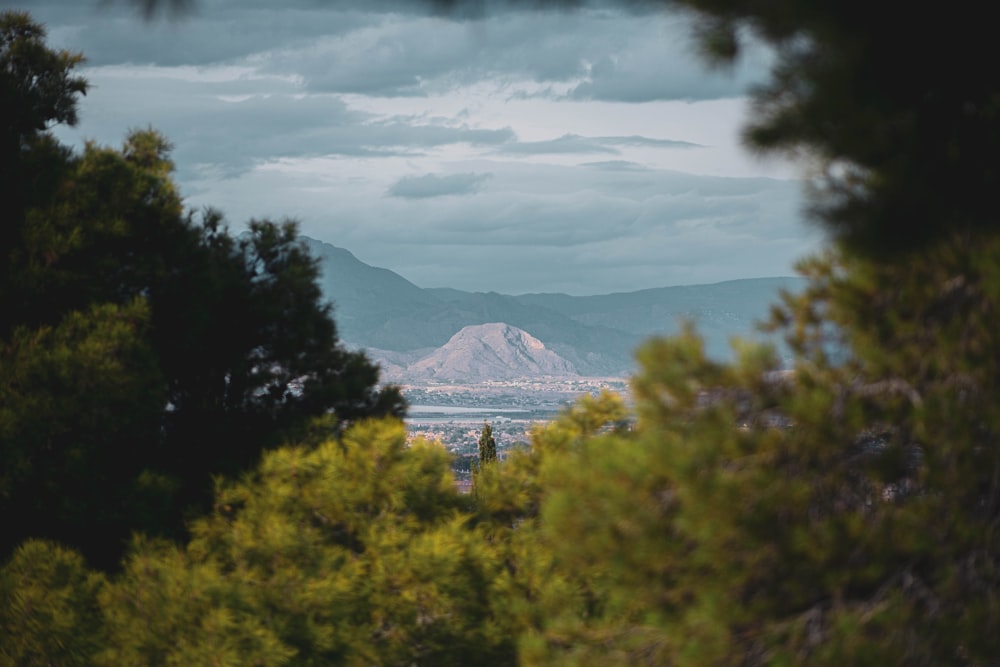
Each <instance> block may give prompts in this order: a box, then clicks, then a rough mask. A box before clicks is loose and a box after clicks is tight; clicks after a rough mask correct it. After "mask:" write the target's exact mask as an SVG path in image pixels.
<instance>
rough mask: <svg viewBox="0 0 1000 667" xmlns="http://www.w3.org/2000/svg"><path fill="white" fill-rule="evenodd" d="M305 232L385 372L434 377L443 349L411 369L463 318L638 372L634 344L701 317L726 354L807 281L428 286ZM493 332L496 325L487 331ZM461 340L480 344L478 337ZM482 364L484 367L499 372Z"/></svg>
mask: <svg viewBox="0 0 1000 667" xmlns="http://www.w3.org/2000/svg"><path fill="white" fill-rule="evenodd" d="M303 241H304V242H305V243H306V244H307V245H308V246H309V249H310V251H311V252H312V253H313V255H314V256H316V257H317V258H318V259H319V262H320V269H321V278H320V286H321V288H322V289H323V291H324V294H325V295H326V296H327V298H329V299H330V300H331V301H332V302H333V304H334V318H335V319H336V321H337V327H338V330H339V332H340V336H341V339H342V340H344V341H345V342H347V343H349V344H351V345H354V346H358V347H363V348H365V349H367V350H369V352H370V355H371V356H372V357H373V358H374V359H375V360H376V361H378V362H379V363H380V364H382V366H383V369H384V370H385V371H386V373H385V374H386V375H387V376H391V375H395V376H398V378H400V379H405V377H406V376H407V374H408V373H411V372H412V373H414V374H416V375H417V376H420V377H426V373H427V369H428V367H429V366H430V365H432V364H433V363H444V361H443V360H442V359H441V358H438V359H437V361H436V362H431V361H428V362H427V364H425V365H422V366H420V367H419V368H416V367H415V368H414V369H413V370H412V371H410V370H408V369H410V367H411V366H412V365H414V364H416V363H417V362H419V361H420V360H421V359H422V358H424V357H428V356H429V355H432V354H433V353H434V351H435V350H437V349H439V348H442V347H444V346H446V345H448V344H449V343H450V342H451V341H452V338H453V337H454V336H455V335H456V334H458V333H459V332H460V331H462V330H463V329H464V328H465V327H470V326H473V327H475V326H479V325H485V324H496V323H503V324H506V325H508V326H509V327H510V329H511V330H514V329H517V330H521V331H522V332H524V333H526V334H527V335H529V336H530V337H532V338H534V339H537V340H538V341H539V342H540V343H542V344H543V345H544V348H545V350H546V351H548V352H551V353H554V354H556V355H558V356H559V357H560V358H561V359H562V360H564V361H565V362H567V363H569V364H570V365H571V366H572V368H573V369H574V371H575V372H577V373H579V374H581V375H590V376H608V375H624V374H627V373H630V372H632V371H633V370H634V362H633V360H632V352H633V350H634V349H635V347H636V346H637V345H639V344H640V343H641V342H642V341H643V340H644V339H646V338H649V337H650V336H654V335H668V334H672V333H676V332H677V331H678V328H679V325H678V321H679V319H680V318H685V319H691V320H694V321H695V323H696V325H697V327H698V331H699V333H701V334H702V335H703V337H704V338H705V342H706V348H707V350H708V353H709V355H710V356H713V357H716V358H719V359H723V358H727V357H728V356H729V354H730V349H729V339H730V337H732V336H742V337H747V336H751V335H753V334H754V331H755V329H754V323H755V322H756V321H757V320H761V319H764V318H766V317H767V315H768V309H769V306H770V305H771V304H772V303H775V302H776V301H777V299H778V293H779V291H780V290H782V289H785V290H790V291H796V290H799V289H801V288H802V286H803V285H804V284H805V281H804V280H803V279H801V278H757V279H745V280H733V281H727V282H723V283H716V284H712V285H693V286H682V287H662V288H654V289H646V290H640V291H636V292H625V293H620V294H605V295H598V296H586V297H576V296H569V295H566V294H523V295H518V296H510V295H505V294H497V293H496V292H489V293H482V292H465V291H462V290H458V289H452V288H430V289H424V288H421V287H418V286H417V285H414V284H413V283H411V282H410V281H408V280H406V279H405V278H403V277H402V276H400V275H399V274H396V273H394V272H392V271H389V270H388V269H382V268H377V267H373V266H370V265H368V264H365V263H364V262H362V261H360V260H359V259H357V258H356V257H355V256H354V255H353V254H351V253H350V252H349V251H347V250H345V249H343V248H338V247H336V246H332V245H330V244H328V243H323V242H320V241H316V240H315V239H310V238H308V237H303ZM486 332H489V333H490V334H491V335H493V334H495V333H496V332H495V331H492V330H490V329H483V330H481V331H480V333H486ZM460 340H463V341H465V343H464V344H467V345H473V341H472V340H471V339H468V338H462V339H460ZM456 344H457V343H456ZM454 347H455V345H454V344H453V345H451V353H454V352H455V350H454ZM469 354H470V355H471V354H472V353H471V352H470V353H469ZM470 358H472V357H470ZM449 363H450V362H449ZM455 363H457V362H455ZM480 367H481V368H482V371H483V373H484V374H485V373H499V372H500V371H499V370H498V369H494V368H492V367H488V365H487V366H482V365H481V366H480ZM470 373H471V370H470ZM494 377H496V376H494ZM400 379H397V380H396V381H401V380H400ZM483 379H489V377H484V378H483ZM470 381H472V380H470Z"/></svg>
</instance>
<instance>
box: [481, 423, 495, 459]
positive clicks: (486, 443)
mask: <svg viewBox="0 0 1000 667" xmlns="http://www.w3.org/2000/svg"><path fill="white" fill-rule="evenodd" d="M496 460H497V441H496V438H494V437H493V427H492V426H490V425H489V424H487V423H486V422H483V431H482V433H480V434H479V467H480V468H482V467H483V466H485V465H486V464H488V463H495V462H496Z"/></svg>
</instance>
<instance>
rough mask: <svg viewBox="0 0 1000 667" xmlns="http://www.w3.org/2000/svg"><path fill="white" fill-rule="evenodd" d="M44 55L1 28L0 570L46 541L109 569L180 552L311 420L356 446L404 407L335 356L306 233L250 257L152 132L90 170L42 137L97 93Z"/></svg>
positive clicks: (93, 151)
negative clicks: (198, 205)
mask: <svg viewBox="0 0 1000 667" xmlns="http://www.w3.org/2000/svg"><path fill="white" fill-rule="evenodd" d="M43 37H44V31H43V30H42V29H41V28H40V27H39V26H37V25H36V24H34V23H33V22H32V21H31V19H30V18H29V17H27V16H26V15H24V14H19V13H14V12H4V13H2V14H0V93H2V94H3V95H5V96H6V97H4V99H5V100H7V101H10V103H11V105H12V106H11V108H12V109H16V111H17V112H18V113H24V114H26V118H27V119H28V120H24V122H21V121H17V122H16V123H15V124H14V125H12V126H11V127H10V128H8V129H9V130H10V132H11V133H12V134H11V137H13V138H9V139H10V140H9V141H7V142H6V143H5V144H4V145H3V146H0V151H2V160H0V161H2V163H3V165H4V169H5V170H7V171H4V174H7V175H9V176H10V179H9V184H11V185H12V186H13V187H12V190H13V192H14V195H13V196H12V197H11V198H10V199H9V200H7V201H6V202H5V214H4V222H3V225H2V231H0V235H2V238H0V303H2V305H3V310H4V317H3V318H2V319H0V369H2V371H3V374H4V379H3V380H2V381H0V397H2V398H3V403H2V407H0V460H3V461H4V462H5V463H7V464H8V465H6V466H5V467H4V468H3V472H2V473H0V512H3V513H4V514H5V515H9V516H13V515H14V512H15V511H16V516H18V521H16V522H14V525H12V527H11V529H10V530H7V531H4V534H3V535H2V536H0V553H10V552H11V551H12V549H13V548H14V546H15V545H16V544H17V543H18V542H20V541H21V540H22V539H24V538H25V537H28V536H37V537H48V538H53V539H58V540H60V541H63V542H65V543H67V544H71V545H74V546H76V547H78V548H80V549H82V550H83V551H84V553H85V555H86V556H87V557H88V558H89V559H91V560H92V561H93V562H95V563H97V564H99V565H100V566H101V567H104V568H111V567H114V566H115V565H116V564H117V562H118V560H119V558H120V556H121V553H122V551H123V548H124V545H125V543H126V541H127V539H128V537H129V534H130V533H131V532H132V531H133V530H141V531H146V532H149V533H153V534H159V535H165V536H170V537H175V538H176V537H180V536H182V535H183V534H184V525H185V521H186V520H187V519H188V518H190V516H191V514H192V513H193V512H194V513H196V512H197V511H199V510H203V509H206V508H207V507H208V505H209V501H210V497H211V479H212V476H214V475H219V474H236V473H238V472H240V471H244V470H247V469H249V468H251V467H252V466H253V465H254V463H255V462H256V461H257V459H258V457H259V455H260V452H261V451H263V450H264V449H267V448H271V447H275V446H278V445H280V444H282V442H284V441H286V440H288V439H298V438H300V437H304V436H305V435H306V430H307V428H308V425H309V424H310V423H311V422H312V420H313V419H314V418H316V417H318V416H321V415H324V414H332V415H334V416H335V419H336V420H337V422H338V423H339V425H340V426H337V428H342V427H343V426H344V425H346V424H348V423H350V422H351V421H354V420H358V419H362V418H365V417H368V416H376V415H400V414H402V412H403V410H404V409H405V405H404V403H403V401H402V398H401V396H400V394H399V392H398V391H397V390H396V389H395V388H391V387H390V388H386V389H380V388H378V387H377V381H378V369H377V367H376V366H374V365H373V364H372V363H370V362H369V361H368V360H367V359H366V358H365V357H364V356H363V355H362V354H360V353H354V352H348V351H347V350H345V349H344V348H343V347H342V346H341V345H339V344H338V341H337V331H336V326H335V324H334V322H333V319H332V317H331V309H330V306H329V305H328V304H326V303H324V302H323V300H322V294H321V292H320V289H319V287H318V284H317V277H318V269H317V264H316V261H315V260H314V259H313V258H312V257H310V256H309V254H308V252H307V250H306V249H305V247H304V245H302V244H300V243H299V241H298V240H297V234H296V227H295V225H294V224H293V223H291V222H284V223H280V224H278V223H272V222H269V221H252V222H251V223H250V226H249V227H250V229H249V232H248V233H247V234H246V235H244V236H241V237H240V238H234V237H233V236H232V235H230V234H229V232H228V231H227V228H226V225H225V223H224V221H223V219H222V216H221V215H220V214H219V213H217V212H215V211H211V210H209V211H205V212H203V213H202V214H201V215H200V216H199V215H194V214H193V213H185V212H184V210H183V204H182V200H181V198H180V195H179V193H178V192H177V188H176V186H175V184H174V183H173V181H172V180H171V173H172V171H173V164H172V162H171V160H170V155H169V152H170V144H169V142H168V141H167V140H166V139H165V138H163V137H162V136H161V135H159V134H157V133H156V132H154V131H152V130H136V131H132V132H130V133H129V134H128V136H127V138H126V140H125V142H124V143H123V145H122V147H121V148H120V149H117V150H116V149H112V148H107V147H101V146H97V145H95V144H88V145H87V146H86V148H85V149H84V150H83V152H82V153H81V154H74V153H72V152H71V151H69V150H68V149H65V148H64V147H61V146H59V144H58V143H57V142H55V140H54V139H52V137H51V136H50V135H49V134H48V133H47V132H45V130H46V129H47V128H48V127H49V126H50V125H51V124H53V123H59V122H73V121H75V117H76V116H75V102H76V99H77V96H78V95H79V94H81V93H82V92H83V91H84V90H85V84H84V83H83V82H82V81H81V80H79V79H77V78H74V77H73V76H72V75H71V72H72V69H73V67H74V66H76V65H77V64H79V62H80V58H79V57H77V56H72V55H70V54H65V53H62V52H54V51H50V50H48V49H47V48H45V46H44V42H43ZM5 108H6V102H5ZM12 119H13V120H17V118H16V117H14V118H12ZM29 121H30V122H29ZM15 135H16V136H15ZM42 461H44V464H42V463H40V462H42ZM15 508H16V510H15Z"/></svg>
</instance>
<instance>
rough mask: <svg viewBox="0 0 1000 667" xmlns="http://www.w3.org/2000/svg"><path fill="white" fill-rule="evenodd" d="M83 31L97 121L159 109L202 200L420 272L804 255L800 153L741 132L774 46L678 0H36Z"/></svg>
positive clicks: (695, 277) (714, 270)
mask: <svg viewBox="0 0 1000 667" xmlns="http://www.w3.org/2000/svg"><path fill="white" fill-rule="evenodd" d="M23 8H24V9H28V10H29V11H32V12H33V13H34V15H35V16H36V18H38V19H39V20H41V21H43V22H45V23H46V24H47V25H48V28H49V31H50V42H51V43H53V44H54V45H57V46H60V47H63V48H69V49H73V50H79V51H83V52H84V54H85V55H86V56H87V58H88V65H87V67H86V68H85V71H84V74H85V75H86V76H87V78H88V79H89V80H90V81H91V83H92V88H91V90H90V92H89V93H88V95H87V97H86V98H85V99H84V101H83V103H82V105H81V123H80V126H79V127H78V128H75V129H60V130H59V134H60V136H61V137H62V138H63V139H64V140H67V141H70V142H74V143H79V142H82V141H83V140H84V139H95V140H97V141H99V142H101V143H108V144H114V145H117V144H119V143H120V142H121V140H122V138H123V137H124V135H125V133H126V131H127V130H128V129H130V128H133V127H146V126H152V127H154V128H156V129H158V130H160V131H162V132H163V133H164V134H166V135H167V136H168V137H169V138H170V140H171V141H172V142H173V144H174V146H175V150H174V159H175V161H176V163H177V167H178V169H177V178H178V181H179V183H180V186H181V189H182V192H183V193H184V194H185V196H186V198H187V203H188V204H189V205H190V206H192V207H201V206H206V205H212V206H215V207H218V208H220V209H222V210H223V211H224V212H226V213H227V216H228V218H229V220H230V221H231V225H232V227H233V229H234V230H235V231H239V230H240V228H241V227H242V225H243V224H245V222H246V221H247V220H249V219H250V218H262V217H271V218H275V219H280V218H285V217H293V218H296V219H298V220H299V221H300V223H301V227H302V230H303V232H304V233H306V234H308V235H309V236H312V237H314V238H318V239H320V240H322V241H326V242H329V243H332V244H334V245H338V246H341V247H345V248H348V249H349V250H351V251H352V252H354V253H355V254H356V255H357V256H358V257H359V258H360V259H362V260H363V261H366V262H368V263H371V264H375V265H377V266H382V267H386V268H389V269H392V270H394V271H397V272H398V273H400V274H402V275H403V276H405V277H406V278H408V279H410V280H412V281H413V282H415V283H417V284H418V285H421V286H426V287H436V286H448V287H457V288H461V289H468V290H482V291H499V292H506V293H520V292H542V291H563V292H568V293H572V294H596V293H607V292H614V291H624V290H635V289H643V288H647V287H657V286H664V285H672V284H691V283H700V282H715V281H719V280H726V279H731V278H740V277H752V276H767V275H788V274H790V273H792V265H793V263H794V262H795V261H796V260H797V259H798V258H800V257H801V256H803V255H804V254H805V253H807V252H808V251H810V250H811V249H815V248H816V247H817V245H818V243H819V238H818V235H817V234H816V233H815V232H814V231H812V230H810V229H809V228H808V227H807V226H806V225H804V224H803V223H802V222H800V220H801V215H800V190H801V188H800V183H799V182H798V181H796V180H795V179H794V177H795V176H796V174H797V172H796V171H795V170H794V169H793V168H792V167H791V166H790V165H787V164H783V163H759V162H756V161H755V160H753V159H752V158H751V157H750V156H749V155H748V154H747V153H746V151H744V150H743V149H742V148H741V147H740V142H739V126H740V123H741V121H742V119H743V118H744V114H745V111H746V106H747V104H746V100H745V97H744V96H745V94H746V91H747V89H748V86H750V85H752V84H753V83H754V82H756V81H760V80H762V78H763V77H764V75H765V74H766V71H767V67H768V64H769V60H770V58H769V54H768V53H767V52H766V50H765V49H763V48H759V47H758V48H750V49H749V51H748V56H747V57H746V58H745V59H744V60H743V61H741V63H740V64H739V65H737V66H736V67H735V68H733V69H732V70H731V71H710V70H707V69H706V68H705V67H704V66H703V65H702V64H701V63H700V61H699V60H698V59H697V57H696V56H695V55H694V53H695V51H694V48H693V44H692V41H691V36H690V35H691V31H690V25H689V24H688V22H687V19H685V18H684V17H682V16H676V15H669V14H664V13H662V12H647V13H644V14H639V13H635V12H632V13H629V12H624V11H621V10H618V9H615V8H614V6H613V5H612V4H601V3H594V4H592V5H590V6H589V7H588V8H586V9H583V10H578V11H573V12H534V11H513V10H504V11H495V12H491V13H486V14H484V15H479V16H475V17H468V16H466V17H460V16H459V17H456V16H440V15H435V14H433V13H432V12H430V11H429V10H428V9H427V7H426V6H425V5H420V4H417V3H414V2H399V3H395V2H390V1H389V0H386V1H384V2H376V3H372V2H362V1H360V0H357V1H348V0H345V1H341V2H337V3H331V4H326V5H324V4H323V3H316V2H312V1H309V0H295V1H293V2H285V3H275V2H273V0H198V2H197V10H196V12H195V13H194V14H193V15H191V16H187V17H183V18H181V19H178V20H159V21H155V22H152V23H145V22H142V21H140V20H139V19H138V18H137V17H136V16H135V14H134V12H133V11H131V10H128V9H125V8H122V7H120V6H118V7H112V8H111V9H103V10H102V9H100V8H99V3H98V2H97V1H96V0H95V1H94V2H86V0H85V1H83V2H70V1H69V0H35V1H33V2H28V3H25V4H24V5H23Z"/></svg>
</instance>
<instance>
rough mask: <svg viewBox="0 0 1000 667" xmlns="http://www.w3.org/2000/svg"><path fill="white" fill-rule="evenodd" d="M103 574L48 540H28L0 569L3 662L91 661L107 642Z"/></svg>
mask: <svg viewBox="0 0 1000 667" xmlns="http://www.w3.org/2000/svg"><path fill="white" fill-rule="evenodd" d="M104 585H105V582H104V577H103V576H101V575H99V574H95V573H93V572H88V571H87V569H86V567H85V566H84V563H83V559H82V558H81V557H80V556H79V555H78V554H76V553H73V552H71V551H67V550H66V549H63V548H62V547H59V546H58V545H55V544H52V543H50V542H41V541H36V540H30V541H27V542H25V543H24V544H22V545H21V546H20V547H18V549H17V551H16V552H15V553H14V554H13V555H12V556H11V558H10V560H8V561H7V562H6V563H4V565H3V567H2V568H0V602H2V603H0V638H3V641H0V665H3V666H4V667H7V666H8V665H10V666H13V665H39V666H41V665H53V666H58V667H69V666H71V665H81V666H82V665H91V664H93V659H94V656H95V655H96V654H97V652H98V651H99V650H100V649H101V647H102V646H103V645H104V642H105V639H106V637H105V634H104V627H103V624H102V622H101V614H100V607H99V605H98V596H99V595H100V593H101V591H102V589H103V587H104Z"/></svg>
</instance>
